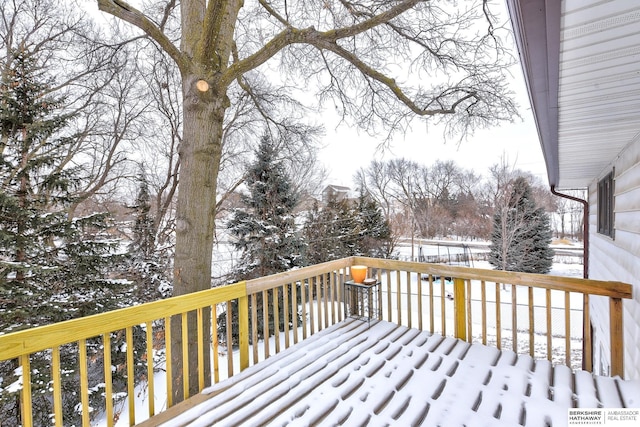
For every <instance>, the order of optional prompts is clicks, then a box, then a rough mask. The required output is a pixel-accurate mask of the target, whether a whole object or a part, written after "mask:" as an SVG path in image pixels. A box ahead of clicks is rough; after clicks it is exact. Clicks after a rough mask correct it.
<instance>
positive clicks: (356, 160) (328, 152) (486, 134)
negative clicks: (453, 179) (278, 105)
mask: <svg viewBox="0 0 640 427" xmlns="http://www.w3.org/2000/svg"><path fill="white" fill-rule="evenodd" d="M512 72H513V77H514V81H513V84H512V88H513V90H514V91H515V92H516V100H517V102H518V104H519V106H520V108H519V111H520V115H521V119H516V122H515V123H503V124H502V125H499V127H496V128H493V129H486V130H481V131H477V132H476V133H475V134H474V135H473V136H471V137H469V138H467V139H466V140H463V141H462V142H460V144H458V139H452V140H449V141H445V139H444V137H443V134H442V131H441V130H440V129H437V128H435V127H434V128H430V129H429V132H428V133H427V131H426V129H425V128H424V127H421V128H418V127H417V126H416V127H415V128H414V130H413V131H412V132H411V133H409V134H407V135H405V136H404V137H401V136H400V137H396V138H395V139H394V141H393V144H392V146H391V148H390V149H389V150H386V151H385V152H384V153H380V152H379V151H377V147H378V145H379V143H380V141H379V140H377V139H374V138H371V137H370V136H368V135H366V134H365V133H363V132H361V131H360V132H358V131H356V130H355V129H350V128H348V127H347V126H346V125H341V126H339V127H337V128H336V123H337V121H336V119H335V118H332V117H331V116H330V115H328V117H327V118H328V121H327V122H325V127H326V132H327V134H326V136H325V138H324V143H325V144H326V148H325V149H324V150H322V152H321V153H320V156H319V157H320V160H321V161H322V162H323V163H324V165H325V167H326V168H327V169H328V171H329V173H330V180H329V181H330V182H329V183H330V184H336V185H344V186H347V187H352V186H353V183H352V181H353V180H352V177H353V173H354V172H355V171H356V170H357V169H359V168H363V167H367V165H368V164H369V163H370V162H371V160H372V159H374V158H375V159H378V160H388V159H392V158H395V157H405V158H408V159H411V160H415V161H417V162H419V163H421V164H425V165H427V166H429V165H431V164H433V163H434V162H435V161H436V160H438V159H439V160H454V161H455V162H456V163H457V164H458V165H459V166H461V167H463V168H465V169H472V170H474V171H476V172H477V173H480V174H486V173H487V171H488V169H489V167H490V166H492V165H494V164H496V163H500V159H501V157H502V156H503V154H504V155H505V158H506V159H507V161H508V163H509V164H510V165H515V167H516V168H517V169H523V170H527V171H531V172H532V173H533V174H534V175H536V176H538V177H539V178H540V179H542V181H543V182H544V183H547V182H548V181H547V172H546V167H545V164H544V158H543V155H542V149H541V148H540V142H539V140H538V134H537V131H536V128H535V123H534V119H533V115H532V112H531V108H530V106H529V100H528V96H527V93H526V86H525V84H524V79H523V77H522V72H521V69H520V68H519V66H517V67H514V69H513V71H512Z"/></svg>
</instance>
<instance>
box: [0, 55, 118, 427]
mask: <svg viewBox="0 0 640 427" xmlns="http://www.w3.org/2000/svg"><path fill="white" fill-rule="evenodd" d="M7 52H8V54H7V57H6V62H5V63H4V64H3V66H4V68H3V72H2V76H1V81H0V138H1V141H2V147H1V148H2V149H1V151H0V185H1V187H0V243H1V245H0V331H1V332H3V333H7V332H11V331H15V330H18V329H23V328H26V327H33V326H39V325H44V324H48V323H54V322H60V321H63V320H68V319H71V318H76V317H80V316H86V315H89V314H95V313H98V312H102V311H105V310H110V309H114V308H118V307H121V306H124V305H128V304H129V302H130V298H128V297H127V295H128V294H129V288H130V286H129V283H128V282H127V281H116V280H110V279H108V278H107V277H108V276H107V275H108V274H109V273H110V272H112V271H113V270H114V269H115V266H116V265H119V263H120V260H121V258H122V254H120V253H119V242H118V241H117V240H114V239H113V238H111V237H109V235H108V233H107V232H106V230H107V228H108V226H109V222H108V215H106V214H93V215H89V216H86V217H83V218H69V217H68V215H67V208H68V206H69V205H70V204H71V203H73V202H74V200H73V197H72V196H71V195H72V194H73V190H74V188H75V185H76V183H77V182H78V181H79V180H81V179H82V175H83V173H84V171H83V169H82V168H81V167H80V166H69V165H72V164H73V162H70V161H69V158H68V153H69V152H70V150H69V147H70V145H73V144H74V143H75V141H76V139H75V138H74V135H70V134H68V132H67V129H66V125H67V123H68V120H69V117H68V116H67V115H65V114H64V113H62V111H63V107H64V103H65V99H64V98H62V97H54V96H52V95H50V93H51V91H50V87H51V86H52V85H53V81H52V80H49V79H48V78H47V77H46V74H45V73H44V72H43V68H42V66H41V64H39V62H38V55H37V53H36V52H31V51H28V50H26V49H24V48H20V49H15V50H14V49H11V48H8V51H7ZM88 345H89V346H90V347H91V345H92V343H88ZM77 357H78V354H77V346H73V345H69V346H64V347H63V348H61V361H62V364H63V365H64V366H65V369H67V368H68V370H66V372H67V374H68V375H67V376H66V378H67V379H68V381H79V378H78V375H77V373H75V374H74V369H75V368H72V367H73V366H77ZM48 364H49V359H48V356H47V355H46V354H44V353H43V354H37V355H33V359H32V364H31V366H32V369H33V373H32V381H33V385H34V396H35V397H34V401H33V406H34V417H35V419H36V423H40V424H42V425H48V424H49V423H50V419H49V415H50V413H51V411H52V409H51V394H50V390H49V384H50V369H48ZM12 365H13V362H11V361H9V362H8V363H3V364H2V366H0V378H5V379H6V380H7V381H8V380H9V379H10V378H12V376H13V375H12V372H13V371H14V369H15V366H12ZM64 401H65V405H64V409H63V410H64V416H65V420H69V422H70V423H76V424H77V423H78V421H77V417H78V414H77V411H75V408H74V405H75V403H77V401H78V397H77V396H75V397H74V396H66V395H65V399H64ZM15 402H17V393H16V392H15V391H10V390H7V389H2V392H1V393H0V419H3V420H5V419H7V420H19V417H20V415H19V408H17V405H16V404H15ZM74 402H75V403H74Z"/></svg>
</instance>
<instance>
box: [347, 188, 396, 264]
mask: <svg viewBox="0 0 640 427" xmlns="http://www.w3.org/2000/svg"><path fill="white" fill-rule="evenodd" d="M356 214H357V219H358V223H359V231H360V232H359V240H358V246H359V250H358V252H359V254H360V255H363V256H369V257H374V258H389V257H390V256H391V255H392V253H393V241H392V238H391V226H390V225H389V221H388V220H387V219H386V218H385V217H384V215H383V213H382V209H380V206H379V205H378V204H377V203H376V201H375V200H373V199H372V198H371V197H368V195H366V194H365V193H364V191H362V190H361V191H360V195H359V197H358V204H357V206H356Z"/></svg>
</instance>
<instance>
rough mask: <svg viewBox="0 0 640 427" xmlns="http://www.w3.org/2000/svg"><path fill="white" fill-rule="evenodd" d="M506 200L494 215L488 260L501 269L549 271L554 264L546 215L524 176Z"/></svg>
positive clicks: (535, 271) (529, 271)
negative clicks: (538, 205) (537, 203)
mask: <svg viewBox="0 0 640 427" xmlns="http://www.w3.org/2000/svg"><path fill="white" fill-rule="evenodd" d="M506 202H507V203H505V204H503V206H502V208H500V206H498V208H497V209H496V213H495V215H494V221H493V225H494V226H493V232H492V234H491V245H490V256H489V262H490V263H491V264H492V265H493V266H494V267H496V268H497V269H500V270H506V271H521V272H525V273H548V272H549V271H550V270H551V266H552V264H553V250H552V249H551V248H550V247H549V245H550V244H551V235H552V234H551V228H550V222H549V217H548V215H547V214H546V213H545V212H544V209H543V208H541V207H537V206H536V202H535V200H534V198H533V194H532V191H531V186H530V185H529V183H528V182H527V180H526V179H525V178H523V177H518V178H516V179H515V180H514V181H513V185H512V189H511V193H510V194H509V197H508V199H507V201H506Z"/></svg>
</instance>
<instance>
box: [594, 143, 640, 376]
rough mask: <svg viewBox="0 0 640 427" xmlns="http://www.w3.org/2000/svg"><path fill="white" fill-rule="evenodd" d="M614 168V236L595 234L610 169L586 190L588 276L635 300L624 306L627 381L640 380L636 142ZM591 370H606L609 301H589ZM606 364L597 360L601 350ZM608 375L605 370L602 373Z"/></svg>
mask: <svg viewBox="0 0 640 427" xmlns="http://www.w3.org/2000/svg"><path fill="white" fill-rule="evenodd" d="M611 167H612V168H613V167H615V209H614V212H615V218H614V226H615V237H614V238H613V239H611V238H609V237H607V236H603V235H601V234H598V222H597V212H598V208H597V200H598V197H597V184H598V180H599V179H601V178H602V177H603V176H604V175H606V174H607V173H608V172H609V171H610V170H611V168H609V169H608V170H605V171H602V176H599V177H597V179H596V180H594V181H593V182H592V183H591V185H590V187H589V205H590V216H589V229H590V233H589V234H590V240H591V241H590V254H589V256H590V258H589V260H590V262H589V277H590V278H591V279H598V280H617V281H621V282H626V283H631V284H632V285H633V287H634V290H633V300H626V301H625V302H624V316H623V322H624V345H625V360H624V363H625V378H627V379H636V380H637V379H640V141H639V142H636V143H635V144H633V145H632V146H630V147H628V148H627V149H625V150H624V151H623V152H622V153H621V154H620V156H618V158H617V160H616V161H615V163H614V164H612V165H611ZM591 301H592V302H591V314H592V324H593V326H594V357H595V364H594V369H595V371H596V373H599V372H598V369H599V368H600V367H601V366H609V360H608V355H609V354H610V346H609V303H608V299H606V298H592V300H591ZM601 348H602V349H604V351H603V352H602V354H604V355H605V358H606V359H605V360H600V357H601V352H600V349H601ZM605 373H606V372H605Z"/></svg>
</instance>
